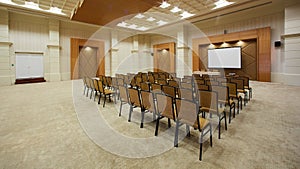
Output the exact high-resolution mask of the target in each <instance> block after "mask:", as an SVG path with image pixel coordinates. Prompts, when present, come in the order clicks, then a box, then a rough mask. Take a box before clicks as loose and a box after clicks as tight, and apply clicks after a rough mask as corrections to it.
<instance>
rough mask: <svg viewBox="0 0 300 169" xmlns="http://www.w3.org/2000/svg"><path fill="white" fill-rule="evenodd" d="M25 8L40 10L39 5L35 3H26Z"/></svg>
mask: <svg viewBox="0 0 300 169" xmlns="http://www.w3.org/2000/svg"><path fill="white" fill-rule="evenodd" d="M25 7H27V8H31V9H38V10H39V9H40V7H39V4H37V3H34V2H28V1H25Z"/></svg>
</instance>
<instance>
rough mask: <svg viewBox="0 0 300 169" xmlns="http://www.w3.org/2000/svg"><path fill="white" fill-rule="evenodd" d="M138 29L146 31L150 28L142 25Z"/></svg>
mask: <svg viewBox="0 0 300 169" xmlns="http://www.w3.org/2000/svg"><path fill="white" fill-rule="evenodd" d="M137 29H138V30H140V31H146V30H148V29H149V28H147V27H144V26H142V27H139V28H137Z"/></svg>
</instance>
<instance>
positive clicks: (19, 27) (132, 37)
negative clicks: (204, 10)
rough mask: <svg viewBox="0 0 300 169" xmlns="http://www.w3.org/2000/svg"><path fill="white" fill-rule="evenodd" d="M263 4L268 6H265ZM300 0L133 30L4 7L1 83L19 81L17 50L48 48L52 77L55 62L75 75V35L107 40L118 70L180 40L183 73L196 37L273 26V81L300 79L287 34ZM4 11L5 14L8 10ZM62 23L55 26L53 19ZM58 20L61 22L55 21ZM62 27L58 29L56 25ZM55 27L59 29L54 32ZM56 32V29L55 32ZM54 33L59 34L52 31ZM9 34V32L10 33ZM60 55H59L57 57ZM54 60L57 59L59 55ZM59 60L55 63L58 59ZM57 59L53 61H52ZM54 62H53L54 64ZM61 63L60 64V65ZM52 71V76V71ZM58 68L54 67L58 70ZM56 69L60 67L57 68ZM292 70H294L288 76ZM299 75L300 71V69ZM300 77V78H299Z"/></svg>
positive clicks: (149, 63)
mask: <svg viewBox="0 0 300 169" xmlns="http://www.w3.org/2000/svg"><path fill="white" fill-rule="evenodd" d="M260 10H263V9H260ZM297 11H299V5H298V6H290V7H287V8H286V10H285V11H284V10H275V11H272V13H268V14H263V15H259V14H257V12H255V10H251V12H253V13H254V14H253V16H246V18H243V17H235V16H237V15H241V16H245V15H244V14H245V13H246V12H247V11H244V12H241V13H239V14H230V15H226V16H222V17H217V18H213V19H210V20H206V21H201V22H199V23H194V24H190V23H183V24H182V25H180V26H172V25H171V26H170V27H163V28H161V29H157V30H155V31H152V32H148V34H139V35H137V33H136V32H130V31H123V30H122V31H121V30H111V29H109V28H103V27H100V26H94V25H88V24H82V23H75V22H69V21H59V22H55V19H51V20H52V21H50V20H49V19H48V18H46V17H40V16H32V15H25V14H19V13H14V12H9V11H6V10H4V9H0V12H1V17H0V19H1V20H0V22H1V27H0V31H1V35H2V36H0V56H1V58H0V84H1V85H9V84H13V83H14V81H15V67H14V66H12V64H14V63H15V52H42V53H43V54H44V62H45V65H44V68H45V74H46V75H45V76H46V79H47V78H48V79H50V74H51V65H57V64H55V63H58V65H59V68H57V69H55V70H59V73H60V76H59V77H60V79H61V80H69V79H70V74H71V72H70V38H71V37H73V38H74V37H75V38H81V39H93V40H103V41H105V62H106V64H105V72H106V75H110V76H114V74H115V73H116V72H117V73H127V72H137V71H148V70H152V68H153V56H151V53H152V52H153V50H152V47H153V45H154V44H161V43H169V42H175V43H176V44H177V48H176V51H177V52H176V53H177V56H178V57H177V60H176V68H177V72H178V73H179V74H182V75H183V74H190V73H191V72H190V71H188V69H186V68H189V67H191V65H192V51H191V46H192V39H193V38H195V37H203V36H210V35H217V34H223V33H224V30H227V32H238V31H243V30H250V29H255V28H261V27H267V26H270V27H271V29H272V35H271V36H272V37H271V46H272V49H271V62H272V65H271V69H272V81H273V82H283V81H284V80H286V79H287V78H285V77H289V79H291V80H289V81H291V82H292V81H293V79H296V76H292V74H299V71H298V68H299V67H297V65H296V66H295V65H293V64H298V61H299V59H298V58H297V57H294V55H296V53H299V52H298V51H297V52H293V51H292V50H291V48H292V47H293V46H295V45H299V43H300V42H299V39H298V38H285V40H283V38H282V35H284V34H289V33H293V34H299V28H298V26H299V25H298V26H297V23H299V18H298V16H300V15H299V12H298V13H297ZM2 14H3V15H2ZM53 22H54V23H58V24H54V27H53V25H52V26H51V23H53ZM55 25H56V26H55ZM57 28H59V29H58V31H57V32H55V30H56V29H57ZM52 29H53V30H54V32H52ZM51 32H52V33H51ZM51 34H53V36H52V35H51ZM5 35H7V37H5ZM57 35H58V36H59V39H58V41H59V42H58V44H59V45H58V47H59V54H56V52H55V50H54V52H52V53H53V54H54V55H55V56H54V58H52V61H51V59H50V49H49V48H50V47H49V45H51V39H53V38H54V39H55V37H57ZM277 40H281V41H282V42H284V46H285V47H280V48H275V47H274V42H275V41H277ZM56 57H58V58H59V59H58V61H55V58H56ZM53 60H54V61H53ZM53 62H54V63H53ZM52 63H53V64H52ZM52 67H53V66H52ZM54 67H55V66H54ZM47 73H49V76H48V77H47ZM52 73H53V72H52ZM54 73H55V72H54ZM287 74H289V76H286V75H287ZM297 77H298V75H297ZM297 79H300V78H297Z"/></svg>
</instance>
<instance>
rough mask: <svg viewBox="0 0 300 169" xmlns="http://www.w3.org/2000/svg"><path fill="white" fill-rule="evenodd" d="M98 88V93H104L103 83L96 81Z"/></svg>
mask: <svg viewBox="0 0 300 169" xmlns="http://www.w3.org/2000/svg"><path fill="white" fill-rule="evenodd" d="M98 87H99V91H100V93H104V84H103V81H101V80H98Z"/></svg>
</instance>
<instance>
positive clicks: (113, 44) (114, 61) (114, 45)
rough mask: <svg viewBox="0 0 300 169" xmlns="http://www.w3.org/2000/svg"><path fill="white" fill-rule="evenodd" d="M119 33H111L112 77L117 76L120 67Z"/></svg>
mask: <svg viewBox="0 0 300 169" xmlns="http://www.w3.org/2000/svg"><path fill="white" fill-rule="evenodd" d="M117 45H118V31H111V43H110V61H111V66H110V68H111V70H110V72H111V76H115V74H116V71H117V69H118V66H119V59H118V51H119V48H118V47H117Z"/></svg>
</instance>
